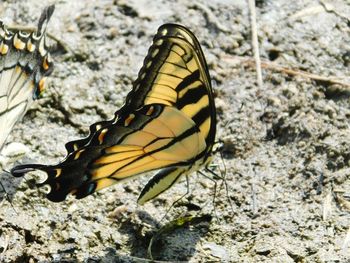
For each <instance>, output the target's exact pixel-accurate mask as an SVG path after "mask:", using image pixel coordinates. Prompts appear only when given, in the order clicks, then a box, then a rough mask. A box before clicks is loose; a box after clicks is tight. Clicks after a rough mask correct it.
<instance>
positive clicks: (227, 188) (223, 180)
mask: <svg viewBox="0 0 350 263" xmlns="http://www.w3.org/2000/svg"><path fill="white" fill-rule="evenodd" d="M220 155H221V159H222V160H223V158H222V153H221V152H220ZM223 165H224V171H223V172H221V170H220V173H221V175H218V174H217V173H216V172H214V171H213V170H211V169H210V168H209V165H207V166H206V167H205V170H206V171H207V172H209V173H210V174H212V175H213V177H214V178H210V177H208V176H205V175H204V174H203V173H202V174H203V175H204V176H205V177H207V178H209V179H211V180H212V181H214V184H215V185H214V191H215V193H214V200H213V202H215V194H216V189H217V184H216V180H215V179H216V178H218V179H221V180H222V184H224V186H225V192H226V198H227V201H228V203H229V205H230V207H231V211H232V213H233V212H234V209H233V204H232V201H231V199H230V196H229V187H228V184H227V180H226V165H225V162H224V161H223ZM222 184H221V186H220V189H221V187H222ZM219 191H220V190H219ZM214 207H215V204H214Z"/></svg>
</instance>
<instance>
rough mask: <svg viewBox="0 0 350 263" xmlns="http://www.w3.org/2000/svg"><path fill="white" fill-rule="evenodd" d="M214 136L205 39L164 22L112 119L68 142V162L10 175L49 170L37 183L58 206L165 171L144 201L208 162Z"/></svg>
mask: <svg viewBox="0 0 350 263" xmlns="http://www.w3.org/2000/svg"><path fill="white" fill-rule="evenodd" d="M215 133H216V112H215V104H214V97H213V90H212V87H211V81H210V76H209V71H208V67H207V64H206V61H205V58H204V55H203V52H202V49H201V47H200V45H199V42H198V40H197V39H196V37H195V36H194V35H193V33H192V32H191V31H189V30H188V29H187V28H185V27H184V26H181V25H176V24H165V25H162V26H161V27H160V28H159V29H158V32H157V34H156V35H155V37H154V39H153V44H152V46H151V47H150V48H149V51H148V54H147V56H146V58H145V60H144V63H143V66H142V68H141V70H140V72H139V74H138V77H137V79H136V81H135V82H134V84H133V89H132V90H131V91H130V92H129V94H128V95H127V97H126V101H125V104H124V106H122V107H121V108H120V109H119V110H118V111H117V112H116V113H115V116H114V118H113V119H112V120H109V121H102V122H98V123H95V124H93V125H91V126H90V134H89V135H88V136H87V137H86V138H84V139H80V140H76V141H71V142H68V143H67V144H66V149H67V156H66V158H65V159H64V160H63V161H62V162H60V163H58V164H56V165H44V164H24V165H19V166H16V167H14V168H13V169H12V170H11V173H12V174H13V175H14V176H22V175H24V174H25V173H27V172H30V171H33V170H41V171H44V172H46V173H47V175H48V176H47V179H46V180H45V181H44V182H43V183H40V184H39V185H46V184H48V185H49V186H50V188H51V189H50V192H49V193H48V194H47V198H48V199H49V200H51V201H54V202H59V201H63V200H65V198H66V196H67V195H68V194H73V195H75V196H76V198H78V199H80V198H83V197H86V196H87V195H90V194H92V193H94V192H95V191H97V190H100V189H102V188H105V187H108V186H110V185H113V184H115V183H118V182H121V181H124V180H126V179H130V178H132V177H134V176H136V175H139V174H141V173H144V172H149V171H152V170H158V169H161V170H160V171H159V172H158V173H157V174H156V175H155V176H154V177H153V178H151V179H150V180H149V182H148V183H147V184H146V186H145V187H144V188H143V190H142V191H141V194H140V196H139V199H138V203H139V204H143V203H145V202H146V201H148V200H150V199H153V198H154V197H156V196H157V195H159V194H160V193H162V192H164V191H165V190H167V189H168V188H170V187H171V186H172V185H173V184H174V183H176V182H177V181H178V180H179V179H180V178H181V177H182V176H184V175H186V176H187V175H189V174H190V173H191V172H193V171H196V170H198V169H199V168H200V167H201V166H202V165H207V164H208V162H209V161H210V159H211V151H212V148H213V144H214V140H215Z"/></svg>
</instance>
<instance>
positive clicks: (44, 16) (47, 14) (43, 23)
mask: <svg viewBox="0 0 350 263" xmlns="http://www.w3.org/2000/svg"><path fill="white" fill-rule="evenodd" d="M54 11H55V5H50V6H47V7H45V9H44V10H43V12H42V13H41V16H40V19H39V22H38V34H39V35H40V36H43V35H44V34H45V31H46V28H47V24H48V22H49V21H50V18H51V16H52V14H53V12H54Z"/></svg>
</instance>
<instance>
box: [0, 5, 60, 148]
mask: <svg viewBox="0 0 350 263" xmlns="http://www.w3.org/2000/svg"><path fill="white" fill-rule="evenodd" d="M53 11H54V6H49V7H47V8H45V9H44V11H43V12H42V14H41V17H40V19H39V24H38V28H37V30H36V31H34V32H31V33H27V32H24V31H21V30H15V29H11V30H9V29H7V27H6V26H5V25H4V23H3V22H2V21H1V20H0V150H1V148H2V147H3V146H4V144H5V141H6V138H7V137H8V135H9V133H10V132H11V130H12V128H13V126H14V125H15V123H16V122H17V121H18V120H19V119H21V118H22V117H23V116H24V114H25V113H26V112H27V110H28V108H29V107H30V105H31V104H32V102H33V100H35V99H37V98H38V97H39V96H40V94H41V93H42V91H43V90H44V86H45V85H44V83H45V79H46V77H47V76H48V75H50V74H51V72H52V70H53V62H52V60H51V57H50V53H49V52H48V51H47V47H46V44H45V36H46V34H45V32H46V27H47V23H48V22H49V20H50V17H51V15H52V13H53Z"/></svg>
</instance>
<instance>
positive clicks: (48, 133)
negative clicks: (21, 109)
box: [0, 0, 350, 263]
mask: <svg viewBox="0 0 350 263" xmlns="http://www.w3.org/2000/svg"><path fill="white" fill-rule="evenodd" d="M44 2H45V3H44ZM51 2H52V1H51ZM149 2H150V3H149ZM257 2H258V3H257V20H258V37H259V42H260V45H261V57H262V59H263V61H265V62H266V63H268V65H270V66H271V65H279V67H285V68H290V69H298V70H304V71H307V72H309V73H314V74H316V75H319V76H323V77H325V78H327V77H329V78H337V80H339V81H341V82H343V83H348V84H347V85H348V86H346V85H341V84H333V83H331V82H327V81H324V80H323V81H322V80H313V79H310V78H304V77H301V76H300V75H298V76H292V75H287V74H284V73H280V72H276V71H274V70H272V69H271V67H270V68H268V69H264V70H263V81H264V85H263V89H262V90H261V89H259V88H258V87H257V83H256V74H255V71H254V70H253V67H252V66H251V65H252V64H251V63H250V62H251V61H252V60H251V58H252V51H251V36H250V25H249V11H248V6H247V3H246V1H233V0H231V1H230V0H216V1H210V2H209V1H208V2H205V1H201V2H197V1H184V0H174V1H164V0H163V1H162V0H157V1H146V0H140V1H137V0H132V1H123V0H119V1H118V0H115V1H107V0H106V1H57V3H56V11H55V13H54V15H53V17H52V20H51V22H50V25H49V28H48V32H50V33H51V34H53V35H54V36H56V37H57V38H58V39H61V40H62V41H64V42H65V43H66V45H67V46H68V47H69V48H70V49H71V50H73V51H74V53H72V52H68V53H65V54H64V52H62V49H57V48H56V49H55V52H54V54H53V55H54V59H55V63H56V64H55V65H56V67H55V71H54V73H53V74H52V77H51V78H50V84H49V87H48V89H47V92H46V93H45V94H44V97H43V98H42V99H41V100H39V101H38V102H37V103H36V104H35V105H33V107H32V108H31V109H30V111H29V112H28V114H27V115H26V116H25V117H24V119H23V120H22V122H20V123H18V124H17V125H16V127H15V129H14V130H13V132H12V134H11V136H10V138H9V140H8V142H19V143H22V144H24V145H26V146H27V147H28V149H29V153H28V154H26V156H25V157H24V158H23V159H22V160H21V162H41V163H55V162H58V161H59V160H61V159H63V157H64V155H65V149H64V144H65V143H66V142H68V141H69V140H72V139H77V138H80V137H83V136H84V135H86V134H87V132H88V126H89V125H90V124H92V123H93V122H96V121H98V120H105V119H109V118H111V117H112V116H113V113H114V111H115V110H116V109H118V107H120V106H121V105H122V104H123V100H124V97H125V95H126V94H127V92H128V91H129V90H130V89H131V84H132V81H133V80H134V79H135V77H136V75H137V72H138V70H139V68H140V67H141V64H142V61H143V58H144V56H145V55H146V52H147V49H148V47H149V45H150V44H151V41H152V37H153V35H154V33H155V32H156V30H157V28H158V27H159V26H160V25H161V24H163V23H165V22H176V23H181V24H183V25H185V26H187V27H189V28H190V29H192V30H193V32H194V33H195V34H196V36H197V37H198V39H199V40H200V42H201V44H202V47H203V50H204V53H205V55H206V58H207V61H208V64H209V68H210V73H211V76H212V79H213V86H214V89H215V93H216V104H217V110H218V134H217V138H221V139H223V140H224V141H225V146H224V159H223V161H224V163H225V165H226V168H227V169H226V178H227V183H228V186H229V191H228V196H227V195H226V193H225V191H224V189H222V190H221V191H217V198H216V201H215V203H214V205H215V208H216V215H215V212H214V211H213V202H212V197H213V193H214V190H213V189H214V188H213V187H214V184H213V183H212V181H211V180H209V179H207V178H205V177H203V176H200V175H193V176H192V177H191V181H190V190H191V194H190V195H189V196H187V198H186V199H185V201H186V202H190V203H191V204H195V205H198V206H200V207H203V210H202V211H201V212H196V213H197V214H196V215H197V216H200V215H201V214H208V213H210V214H211V215H212V216H213V218H212V220H211V222H208V221H205V220H203V221H202V222H193V224H191V225H190V226H184V227H181V228H179V229H176V230H174V231H171V232H168V233H166V234H165V235H164V236H161V237H160V240H159V242H156V245H155V246H154V257H155V258H156V259H158V260H162V261H171V262H173V261H190V262H204V261H207V262H208V261H213V262H329V263H330V262H350V234H349V227H350V214H349V209H350V205H349V202H350V200H349V198H350V182H349V176H350V129H349V124H350V123H349V118H350V108H349V102H350V100H349V94H350V93H349V83H350V78H349V76H350V74H349V73H350V72H349V65H350V34H349V32H350V22H349V19H350V4H349V2H348V1H345V0H343V1H341V0H339V1H337V0H336V1H329V3H330V4H328V5H322V4H321V1H316V0H308V1H294V2H293V5H292V4H290V1H287V0H279V1H272V0H271V1H270V0H266V1H263V0H262V1H257ZM47 4H48V3H46V1H38V0H30V1H15V0H13V1H1V2H0V17H1V18H3V19H4V20H5V22H6V23H8V24H13V23H17V24H20V25H36V23H37V19H38V17H39V15H40V13H41V10H42V8H43V7H44V5H47ZM51 44H52V45H55V42H54V41H51ZM214 164H216V165H218V167H220V168H216V171H217V172H219V170H218V169H221V170H223V162H222V160H221V158H220V156H216V157H215V160H214ZM12 165H13V164H8V167H6V168H7V169H10V168H11V167H12ZM208 176H209V174H208ZM148 178H149V177H148V176H141V177H140V178H138V179H135V180H133V181H129V182H128V183H124V184H120V185H116V186H113V187H110V188H109V189H106V190H104V191H101V192H99V193H96V194H94V195H93V196H90V197H88V198H85V199H83V200H79V201H77V200H75V199H74V198H68V200H67V201H65V202H62V203H58V204H56V203H51V202H49V201H48V200H46V199H45V194H44V191H43V189H40V190H39V189H37V188H36V187H35V185H34V180H33V179H27V180H26V181H25V180H21V179H15V178H13V177H12V176H10V175H8V174H6V173H2V174H1V178H0V179H1V182H2V183H3V184H4V185H5V187H6V190H7V192H8V193H9V197H10V200H11V203H12V205H13V207H14V209H13V208H12V207H11V204H10V203H9V202H8V201H7V199H6V198H5V196H4V194H3V193H2V195H1V200H2V203H1V209H0V226H1V230H0V261H1V262H136V261H137V260H136V259H135V257H138V258H147V246H148V243H149V241H150V238H151V237H152V235H154V234H155V233H156V231H157V229H159V227H161V226H162V225H164V224H165V223H166V222H167V220H171V219H175V218H178V217H179V216H180V213H181V212H182V211H184V209H185V206H179V207H177V208H174V209H172V210H171V211H170V212H169V214H168V215H167V217H166V219H165V220H163V221H160V220H161V218H162V217H163V215H164V214H165V212H166V210H167V208H169V207H170V205H171V204H172V203H173V202H174V201H175V200H176V199H177V198H179V196H181V194H183V193H185V192H186V183H185V182H182V183H179V184H177V185H176V186H175V187H174V188H172V189H171V190H170V191H168V192H167V193H165V194H163V195H161V196H160V197H159V198H157V199H155V200H154V201H152V202H149V203H147V204H146V205H145V206H142V207H138V206H137V205H136V200H137V196H138V193H139V191H140V190H141V189H142V186H143V185H144V184H145V183H146V182H147V179H148ZM218 183H219V184H221V182H220V181H218ZM228 198H229V199H230V200H231V201H232V204H233V209H231V208H230V206H229V204H228V203H229V202H228ZM139 262H141V261H139Z"/></svg>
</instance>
